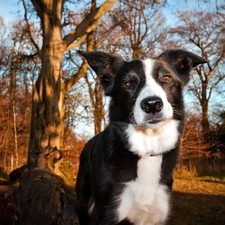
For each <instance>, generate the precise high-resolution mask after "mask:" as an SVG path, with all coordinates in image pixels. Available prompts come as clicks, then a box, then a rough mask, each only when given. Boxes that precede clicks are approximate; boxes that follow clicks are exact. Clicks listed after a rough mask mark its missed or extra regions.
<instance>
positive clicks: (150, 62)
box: [142, 59, 156, 76]
mask: <svg viewBox="0 0 225 225" xmlns="http://www.w3.org/2000/svg"><path fill="white" fill-rule="evenodd" d="M155 61H156V60H155V59H145V60H143V61H142V63H143V68H144V72H145V75H146V76H151V75H152V73H153V70H154V67H155Z"/></svg>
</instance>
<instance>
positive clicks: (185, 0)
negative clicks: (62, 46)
mask: <svg viewBox="0 0 225 225" xmlns="http://www.w3.org/2000/svg"><path fill="white" fill-rule="evenodd" d="M202 2H204V0H180V1H178V0H167V3H166V6H165V7H164V8H163V12H164V13H165V16H166V17H167V20H168V23H170V24H171V25H173V24H174V23H175V22H176V20H175V14H176V12H177V10H186V9H196V10H211V9H213V8H214V9H215V6H214V3H215V2H216V0H209V2H208V3H202ZM223 3H224V0H217V4H218V5H221V4H223ZM0 5H1V7H0V16H1V17H3V18H4V21H5V23H8V22H10V21H13V20H15V19H16V18H17V16H18V11H21V12H22V10H23V7H22V3H21V1H20V0H0ZM20 15H23V13H20Z"/></svg>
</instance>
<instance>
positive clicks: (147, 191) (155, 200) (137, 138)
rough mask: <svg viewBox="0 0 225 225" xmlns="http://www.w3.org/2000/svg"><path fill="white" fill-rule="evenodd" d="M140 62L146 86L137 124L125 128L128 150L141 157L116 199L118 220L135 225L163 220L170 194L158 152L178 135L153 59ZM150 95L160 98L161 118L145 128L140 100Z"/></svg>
mask: <svg viewBox="0 0 225 225" xmlns="http://www.w3.org/2000/svg"><path fill="white" fill-rule="evenodd" d="M143 63H144V65H145V74H146V85H145V87H144V88H143V90H142V91H141V92H140V94H139V96H138V97H137V101H136V104H135V106H134V119H135V122H136V124H137V126H136V125H132V124H130V125H129V126H128V129H127V131H126V132H127V136H128V143H129V145H130V146H129V149H130V151H132V152H134V153H136V154H137V155H138V156H140V160H139V161H138V170H137V178H136V179H135V180H134V181H131V182H129V183H127V184H126V187H125V189H124V191H123V193H122V195H121V196H120V198H119V199H118V200H117V201H119V203H120V204H119V208H118V211H117V214H118V221H122V220H123V219H125V218H128V219H129V220H130V221H131V222H132V223H134V224H137V225H153V224H154V225H155V224H159V223H160V224H161V222H162V221H165V220H166V218H167V216H168V213H169V195H168V194H167V192H168V191H169V190H167V187H166V186H165V185H162V184H160V182H159V181H160V177H161V174H160V171H161V164H162V155H161V154H162V153H163V152H166V151H168V150H170V149H173V148H174V147H175V145H176V143H177V141H178V136H179V135H178V132H179V131H178V126H179V122H178V121H176V120H174V119H172V116H173V110H172V106H171V105H170V103H169V102H168V101H167V97H166V93H165V92H164V90H163V89H162V88H161V86H160V85H158V84H157V82H156V81H155V80H154V78H153V77H152V68H153V63H154V60H151V59H147V60H145V61H143ZM149 96H157V97H159V98H161V99H162V101H163V110H162V114H163V118H164V120H163V121H162V122H160V123H157V124H150V125H148V126H147V128H146V124H147V121H145V113H144V112H143V110H142V109H141V107H140V103H141V101H142V100H143V99H145V98H146V97H149ZM138 125H140V126H141V127H139V126H138ZM143 125H145V127H144V126H143ZM152 205H154V207H152Z"/></svg>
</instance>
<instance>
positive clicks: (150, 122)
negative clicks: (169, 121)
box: [146, 118, 163, 124]
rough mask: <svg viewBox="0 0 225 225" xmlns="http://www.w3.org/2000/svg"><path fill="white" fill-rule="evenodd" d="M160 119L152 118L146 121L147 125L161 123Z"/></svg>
mask: <svg viewBox="0 0 225 225" xmlns="http://www.w3.org/2000/svg"><path fill="white" fill-rule="evenodd" d="M162 121H163V119H162V118H152V119H149V120H147V121H146V123H147V124H156V123H160V122H162Z"/></svg>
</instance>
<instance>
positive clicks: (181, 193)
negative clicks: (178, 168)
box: [167, 175, 225, 225]
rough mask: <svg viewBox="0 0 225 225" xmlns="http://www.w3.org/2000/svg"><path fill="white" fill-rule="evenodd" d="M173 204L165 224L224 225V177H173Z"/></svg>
mask: <svg viewBox="0 0 225 225" xmlns="http://www.w3.org/2000/svg"><path fill="white" fill-rule="evenodd" d="M220 177H221V176H220ZM172 205H173V206H172V210H171V216H170V219H169V221H168V223H167V225H225V177H223V178H222V179H221V178H218V177H214V176H203V177H197V176H193V177H191V176H190V175H189V176H188V177H186V178H184V177H183V178H182V177H180V176H178V177H177V176H176V175H175V181H174V186H173V199H172Z"/></svg>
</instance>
